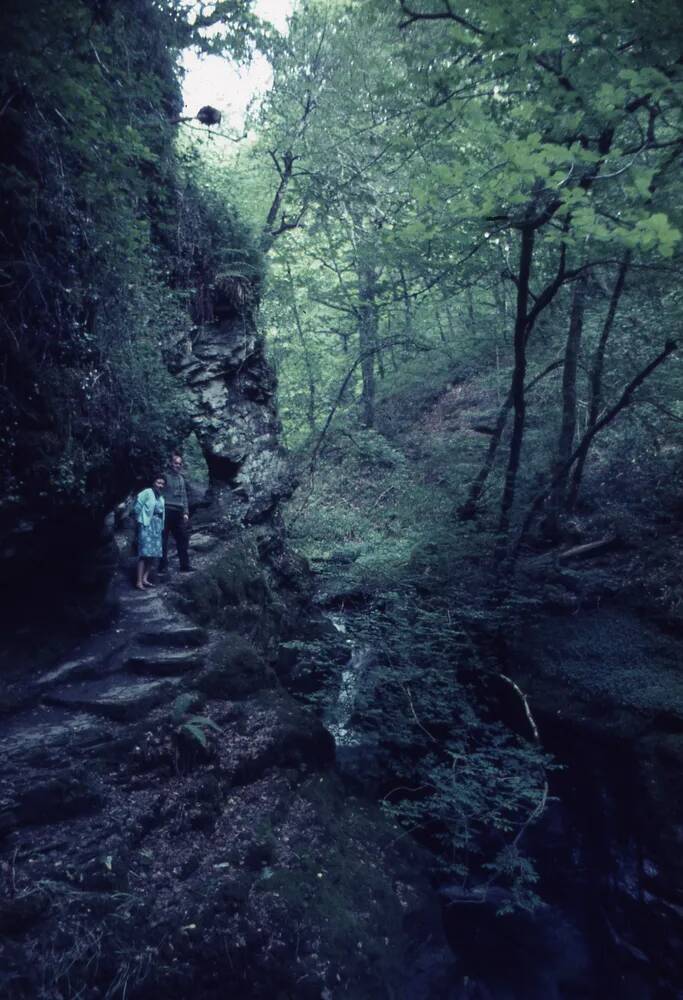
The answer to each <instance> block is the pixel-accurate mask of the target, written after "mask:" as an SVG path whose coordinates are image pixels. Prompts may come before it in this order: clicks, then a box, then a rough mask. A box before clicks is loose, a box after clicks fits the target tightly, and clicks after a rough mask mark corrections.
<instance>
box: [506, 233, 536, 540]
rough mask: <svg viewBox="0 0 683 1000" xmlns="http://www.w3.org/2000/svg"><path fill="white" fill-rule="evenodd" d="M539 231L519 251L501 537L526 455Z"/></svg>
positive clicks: (526, 238)
mask: <svg viewBox="0 0 683 1000" xmlns="http://www.w3.org/2000/svg"><path fill="white" fill-rule="evenodd" d="M535 235H536V232H535V230H534V229H533V228H532V227H531V226H526V227H525V228H524V229H522V245H521V247H520V251H519V281H518V283H517V310H516V315H515V335H514V368H513V372H512V384H511V385H510V397H511V399H512V406H513V407H514V411H515V415H514V421H513V425H512V437H511V438H510V451H509V455H508V464H507V469H506V471H505V485H504V487H503V496H502V499H501V504H500V519H499V521H498V531H499V533H500V534H501V536H505V535H507V532H508V529H509V527H510V514H511V511H512V505H513V503H514V500H515V487H516V484H517V472H518V471H519V461H520V458H521V454H522V442H523V439H524V422H525V417H526V396H525V392H524V377H525V375H526V344H527V324H528V305H529V279H530V277H531V263H532V260H533V254H534V238H535Z"/></svg>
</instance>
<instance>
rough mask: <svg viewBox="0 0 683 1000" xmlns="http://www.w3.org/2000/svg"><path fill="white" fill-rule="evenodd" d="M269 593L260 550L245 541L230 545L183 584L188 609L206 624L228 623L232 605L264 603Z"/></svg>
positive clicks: (234, 606)
mask: <svg viewBox="0 0 683 1000" xmlns="http://www.w3.org/2000/svg"><path fill="white" fill-rule="evenodd" d="M269 596H270V594H269V588H268V582H267V580H266V578H265V575H264V572H263V568H262V567H261V565H260V564H259V561H258V556H257V553H256V552H255V550H254V548H253V547H252V546H250V545H248V544H247V543H242V542H240V543H237V544H235V545H233V546H232V547H230V548H229V549H228V550H227V551H226V552H225V553H224V555H222V556H221V558H220V559H219V560H217V561H216V562H215V563H213V564H212V565H211V566H210V567H209V568H208V569H206V570H203V571H202V572H199V573H196V574H195V575H194V576H193V577H192V578H191V579H190V580H188V581H187V582H186V583H185V584H184V586H183V597H184V599H185V600H184V603H185V605H186V609H187V610H188V611H189V612H190V614H192V616H193V617H194V618H195V619H196V620H197V621H199V622H200V623H201V624H203V625H211V624H215V625H225V623H226V622H225V617H226V615H225V613H226V611H229V609H234V608H240V607H243V606H244V605H257V606H259V607H263V606H264V605H265V604H266V603H267V601H268V599H269Z"/></svg>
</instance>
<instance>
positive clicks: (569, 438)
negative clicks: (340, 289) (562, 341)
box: [546, 271, 587, 538]
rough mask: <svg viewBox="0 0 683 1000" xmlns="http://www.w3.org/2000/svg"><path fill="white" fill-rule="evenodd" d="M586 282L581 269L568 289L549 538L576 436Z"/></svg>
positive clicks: (553, 532)
mask: <svg viewBox="0 0 683 1000" xmlns="http://www.w3.org/2000/svg"><path fill="white" fill-rule="evenodd" d="M586 284H587V272H585V271H584V272H583V273H582V274H580V275H579V277H578V278H577V279H576V283H575V285H574V288H573V290H572V304H571V312H570V317H569V332H568V334H567V346H566V348H565V352H564V366H563V369H562V420H561V423H560V434H559V437H558V440H557V453H556V456H555V463H554V465H553V470H552V477H553V483H554V486H553V490H552V493H551V496H550V510H549V513H548V519H547V521H546V531H547V532H548V534H549V535H550V536H551V537H553V538H556V537H557V531H558V519H559V516H560V512H561V510H562V507H563V500H564V494H565V489H566V485H567V474H568V468H567V460H568V459H569V456H570V455H571V453H572V448H573V446H574V437H575V435H576V373H577V370H578V365H579V351H580V349H581V338H582V336H583V315H584V308H585V302H586ZM562 469H564V470H566V471H565V472H564V475H562V474H561V473H560V470H562Z"/></svg>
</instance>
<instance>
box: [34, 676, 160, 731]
mask: <svg viewBox="0 0 683 1000" xmlns="http://www.w3.org/2000/svg"><path fill="white" fill-rule="evenodd" d="M178 683H179V679H175V678H174V679H170V678H167V679H165V680H163V681H159V680H155V681H147V680H143V679H142V678H136V679H133V678H131V677H128V676H126V677H122V676H120V675H119V676H115V677H109V678H106V679H104V680H102V681H92V682H90V683H88V682H84V683H83V684H74V685H73V686H71V687H69V688H65V689H64V690H62V691H55V692H53V693H52V694H50V695H47V696H46V697H45V698H44V699H43V700H44V702H45V703H46V704H48V705H62V706H63V707H65V708H73V709H75V710H78V711H83V712H91V713H93V714H94V715H100V716H104V717H105V718H106V719H113V720H114V721H115V722H132V721H135V720H136V719H141V718H143V717H144V716H145V715H147V714H148V712H150V711H151V710H152V709H153V708H156V706H157V705H161V704H162V703H163V702H165V701H169V700H170V699H171V698H173V697H174V696H175V693H176V686H177V685H178Z"/></svg>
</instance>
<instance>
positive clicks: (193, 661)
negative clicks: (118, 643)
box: [126, 650, 204, 677]
mask: <svg viewBox="0 0 683 1000" xmlns="http://www.w3.org/2000/svg"><path fill="white" fill-rule="evenodd" d="M126 666H127V667H128V669H129V670H132V671H133V672H134V673H136V674H153V675H154V676H156V677H158V676H162V677H168V676H177V675H179V674H186V673H188V672H189V671H190V670H199V669H200V667H203V666H204V657H203V656H202V655H201V653H199V652H195V651H193V652H185V651H178V652H176V651H172V652H171V651H168V652H167V651H164V650H150V651H149V652H142V651H141V652H138V653H133V654H132V655H131V656H129V657H128V659H127V660H126Z"/></svg>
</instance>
